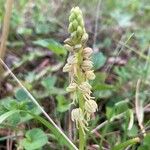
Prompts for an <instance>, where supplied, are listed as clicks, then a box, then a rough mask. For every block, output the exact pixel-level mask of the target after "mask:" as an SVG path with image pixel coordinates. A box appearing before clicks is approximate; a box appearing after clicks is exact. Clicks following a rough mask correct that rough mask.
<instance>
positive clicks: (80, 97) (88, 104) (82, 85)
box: [63, 7, 97, 150]
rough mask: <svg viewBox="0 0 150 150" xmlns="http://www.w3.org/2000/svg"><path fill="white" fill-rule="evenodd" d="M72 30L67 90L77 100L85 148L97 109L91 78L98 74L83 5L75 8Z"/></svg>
mask: <svg viewBox="0 0 150 150" xmlns="http://www.w3.org/2000/svg"><path fill="white" fill-rule="evenodd" d="M68 32H69V33H70V37H69V38H68V39H66V40H65V41H64V43H65V45H64V46H65V48H66V49H67V50H68V51H69V57H68V59H67V63H66V65H65V66H64V68H63V71H64V72H68V73H69V81H70V83H69V86H68V87H67V89H66V90H67V91H68V92H70V94H71V98H72V100H73V104H74V105H75V106H76V108H75V109H73V110H72V112H71V118H72V121H74V122H75V124H76V127H77V129H79V149H80V150H84V147H85V134H86V131H87V130H88V121H89V120H91V116H92V114H93V113H94V112H95V111H96V110H97V104H96V102H95V101H94V99H95V98H94V97H92V96H91V94H92V91H91V89H92V87H91V85H90V84H89V80H93V79H94V78H95V74H94V70H92V67H93V63H92V61H91V55H92V53H93V50H92V49H91V48H89V47H86V42H87V40H88V34H87V33H86V30H85V26H84V20H83V15H82V11H81V10H80V8H79V7H75V8H72V9H71V12H70V16H69V27H68Z"/></svg>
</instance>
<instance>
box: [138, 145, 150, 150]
mask: <svg viewBox="0 0 150 150" xmlns="http://www.w3.org/2000/svg"><path fill="white" fill-rule="evenodd" d="M138 150H149V147H148V146H145V145H142V146H140V147H139V148H138Z"/></svg>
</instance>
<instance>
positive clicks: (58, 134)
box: [26, 111, 77, 150]
mask: <svg viewBox="0 0 150 150" xmlns="http://www.w3.org/2000/svg"><path fill="white" fill-rule="evenodd" d="M26 112H27V113H29V114H30V115H31V116H33V117H34V118H35V119H36V120H38V121H40V122H41V123H42V124H43V125H45V126H46V127H47V128H48V129H50V130H51V132H52V133H53V134H54V135H55V136H56V138H57V141H58V142H59V143H60V144H61V145H66V146H67V147H68V148H69V150H77V148H76V147H75V146H73V144H72V143H71V142H69V141H68V140H67V139H66V137H64V135H63V134H62V133H61V132H60V130H59V129H58V128H56V127H54V125H52V124H51V123H49V122H48V121H47V120H45V119H44V118H42V117H40V116H38V115H35V114H33V113H31V112H28V111H26Z"/></svg>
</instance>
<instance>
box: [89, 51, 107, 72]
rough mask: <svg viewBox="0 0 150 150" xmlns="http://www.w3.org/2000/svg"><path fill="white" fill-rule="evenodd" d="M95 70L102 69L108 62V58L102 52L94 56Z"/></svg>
mask: <svg viewBox="0 0 150 150" xmlns="http://www.w3.org/2000/svg"><path fill="white" fill-rule="evenodd" d="M92 61H93V63H94V70H97V69H99V68H101V67H102V66H103V65H104V64H105V62H106V56H104V54H103V53H102V52H97V53H94V54H93V55H92Z"/></svg>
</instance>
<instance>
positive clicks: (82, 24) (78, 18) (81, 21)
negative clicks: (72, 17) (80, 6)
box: [77, 15, 84, 27]
mask: <svg viewBox="0 0 150 150" xmlns="http://www.w3.org/2000/svg"><path fill="white" fill-rule="evenodd" d="M77 20H78V22H79V25H81V27H83V26H84V21H83V17H82V16H81V15H78V17H77Z"/></svg>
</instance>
